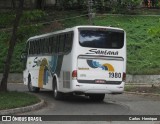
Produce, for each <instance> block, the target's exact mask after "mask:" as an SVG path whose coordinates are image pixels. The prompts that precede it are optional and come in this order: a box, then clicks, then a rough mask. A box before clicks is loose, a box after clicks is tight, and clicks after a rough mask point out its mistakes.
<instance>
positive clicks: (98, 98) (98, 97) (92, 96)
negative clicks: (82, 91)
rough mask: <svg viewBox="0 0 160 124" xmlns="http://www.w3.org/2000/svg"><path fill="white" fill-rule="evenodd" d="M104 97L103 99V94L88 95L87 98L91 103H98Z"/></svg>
mask: <svg viewBox="0 0 160 124" xmlns="http://www.w3.org/2000/svg"><path fill="white" fill-rule="evenodd" d="M104 97H105V94H90V95H89V98H90V99H91V100H92V101H98V102H101V101H103V100H104Z"/></svg>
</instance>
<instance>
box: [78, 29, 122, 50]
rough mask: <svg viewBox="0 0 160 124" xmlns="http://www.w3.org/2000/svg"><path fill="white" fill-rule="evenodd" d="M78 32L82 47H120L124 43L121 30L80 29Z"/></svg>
mask: <svg viewBox="0 0 160 124" xmlns="http://www.w3.org/2000/svg"><path fill="white" fill-rule="evenodd" d="M79 34H80V36H79V40H80V41H79V42H80V45H81V46H83V47H93V48H111V49H112V48H113V49H120V48H122V47H123V45H124V32H123V31H117V30H107V29H106V30H103V31H101V30H92V29H80V30H79Z"/></svg>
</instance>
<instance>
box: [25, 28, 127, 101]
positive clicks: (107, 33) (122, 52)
mask: <svg viewBox="0 0 160 124" xmlns="http://www.w3.org/2000/svg"><path fill="white" fill-rule="evenodd" d="M22 56H23V57H22V58H25V60H26V67H25V70H24V71H23V80H24V84H25V85H27V86H28V89H29V91H31V92H37V91H39V90H40V89H41V88H44V89H49V90H53V94H54V98H55V99H60V98H61V96H62V94H64V93H74V94H84V95H86V96H89V98H90V99H92V100H99V101H102V100H103V99H104V97H105V94H107V93H113V94H119V93H122V92H123V90H124V84H125V77H126V33H125V31H124V30H123V29H120V28H113V27H105V26H76V27H73V28H68V29H65V30H61V31H57V32H53V33H47V34H44V35H39V36H34V37H31V38H29V39H28V41H27V44H26V50H25V54H22Z"/></svg>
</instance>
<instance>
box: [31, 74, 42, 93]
mask: <svg viewBox="0 0 160 124" xmlns="http://www.w3.org/2000/svg"><path fill="white" fill-rule="evenodd" d="M28 90H29V92H34V93H38V92H39V90H40V88H38V87H33V86H32V82H31V76H28Z"/></svg>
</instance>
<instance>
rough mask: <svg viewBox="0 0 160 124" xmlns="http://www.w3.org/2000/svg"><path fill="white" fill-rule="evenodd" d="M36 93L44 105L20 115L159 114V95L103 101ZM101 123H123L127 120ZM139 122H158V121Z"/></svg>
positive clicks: (17, 87)
mask: <svg viewBox="0 0 160 124" xmlns="http://www.w3.org/2000/svg"><path fill="white" fill-rule="evenodd" d="M9 90H12V91H14V90H17V91H26V92H28V90H27V87H26V86H24V85H22V84H9ZM36 95H38V96H39V97H40V98H42V99H44V100H45V101H46V106H45V107H44V108H42V109H40V110H36V111H31V112H27V113H22V115H160V97H157V96H142V95H131V94H121V95H106V97H105V100H104V102H92V101H90V100H89V99H88V98H87V97H85V96H72V97H70V96H66V97H65V99H63V100H61V101H56V100H54V99H53V95H52V92H51V91H45V90H43V91H40V92H39V93H37V94H36ZM48 123H50V122H48ZM58 123H59V124H61V123H62V122H58ZM68 123H69V122H68ZM79 123H80V124H83V123H85V122H77V124H79ZM88 123H91V122H88ZM93 123H96V122H95V121H94V122H93ZM102 123H105V124H107V123H112V124H114V123H117V124H125V123H127V122H102ZM130 123H131V124H132V123H137V122H133V121H132V122H130ZM139 123H140V124H141V123H142V124H143V123H144V124H160V122H139Z"/></svg>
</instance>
